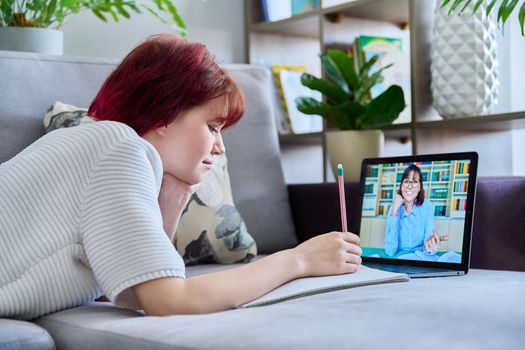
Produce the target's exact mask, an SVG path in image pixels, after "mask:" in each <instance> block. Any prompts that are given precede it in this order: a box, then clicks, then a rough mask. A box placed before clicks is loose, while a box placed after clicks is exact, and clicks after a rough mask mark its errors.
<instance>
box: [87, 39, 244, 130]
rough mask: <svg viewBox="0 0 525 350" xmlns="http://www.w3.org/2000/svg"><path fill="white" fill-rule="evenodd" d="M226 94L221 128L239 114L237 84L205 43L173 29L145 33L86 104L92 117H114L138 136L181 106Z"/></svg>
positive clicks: (241, 99)
mask: <svg viewBox="0 0 525 350" xmlns="http://www.w3.org/2000/svg"><path fill="white" fill-rule="evenodd" d="M221 96H225V97H226V99H225V101H226V105H227V113H226V115H224V116H223V118H222V119H223V122H224V128H226V127H228V126H231V125H233V124H235V123H236V122H237V121H239V119H240V118H241V117H242V115H243V114H244V110H245V100H244V95H243V93H242V91H241V89H240V87H239V85H238V84H237V83H236V82H235V80H233V78H232V77H231V76H230V75H229V74H228V73H227V72H226V71H225V70H224V69H222V68H220V67H219V65H218V64H217V63H216V62H215V58H214V57H213V56H212V55H211V54H210V53H209V52H208V50H207V49H206V46H204V45H203V44H198V43H190V42H188V41H187V40H185V39H182V38H179V37H177V36H176V35H173V34H159V35H154V36H151V37H149V38H148V39H147V40H145V41H144V42H143V43H141V44H140V45H139V46H137V47H136V48H135V49H133V50H132V51H131V52H130V53H129V54H128V55H127V56H126V58H124V60H123V61H122V62H121V63H120V64H119V65H118V66H117V68H116V69H115V70H114V71H113V72H112V73H111V74H110V75H109V77H108V78H107V79H106V81H105V82H104V84H103V85H102V87H101V88H100V91H99V92H98V94H97V96H96V97H95V99H94V100H93V102H92V103H91V106H90V107H89V110H88V114H89V115H90V116H91V117H93V118H94V119H95V120H113V121H118V122H122V123H125V124H127V125H129V126H130V127H132V128H133V129H134V130H135V131H136V132H137V133H138V134H139V135H140V136H142V135H144V134H146V133H148V132H149V131H151V130H154V129H157V128H159V127H162V126H166V125H168V124H170V123H171V122H173V121H174V120H175V118H176V117H177V115H179V113H181V112H182V111H184V110H187V109H189V108H192V107H195V106H198V105H200V104H203V103H206V102H208V101H210V100H212V99H214V98H217V97H221Z"/></svg>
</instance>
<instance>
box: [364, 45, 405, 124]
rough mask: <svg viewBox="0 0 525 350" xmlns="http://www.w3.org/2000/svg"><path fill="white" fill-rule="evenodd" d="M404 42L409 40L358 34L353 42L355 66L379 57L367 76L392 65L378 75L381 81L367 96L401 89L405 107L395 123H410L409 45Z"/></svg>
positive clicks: (375, 95)
mask: <svg viewBox="0 0 525 350" xmlns="http://www.w3.org/2000/svg"><path fill="white" fill-rule="evenodd" d="M407 39H408V37H407V38H406V39H405V38H388V37H380V36H367V35H360V36H358V37H356V38H355V41H354V56H355V57H356V58H357V64H359V65H363V64H364V62H366V61H368V60H370V59H371V58H372V57H373V56H378V60H377V62H376V63H375V64H374V66H373V67H372V69H370V72H369V74H370V75H372V74H374V73H375V72H377V71H378V70H379V69H381V68H383V67H386V66H388V65H389V64H392V66H391V67H390V68H388V69H385V70H384V71H383V72H382V73H381V75H382V76H383V78H384V79H383V81H382V82H381V83H379V84H376V85H375V86H374V87H372V89H371V90H370V93H371V94H370V95H371V96H370V97H371V98H375V97H377V96H379V95H380V94H382V93H383V92H384V91H385V90H386V89H388V87H390V86H391V85H399V86H401V88H402V89H403V92H404V95H405V102H406V105H407V107H406V108H405V109H404V110H403V111H402V112H401V114H400V115H399V117H398V118H397V119H396V120H395V122H394V123H410V120H411V108H410V106H411V89H410V55H409V50H408V49H407V48H408V45H407V44H406V43H405V42H408V40H407Z"/></svg>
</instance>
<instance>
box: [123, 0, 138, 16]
mask: <svg viewBox="0 0 525 350" xmlns="http://www.w3.org/2000/svg"><path fill="white" fill-rule="evenodd" d="M124 5H127V6H128V7H129V8H130V9H132V10H133V11H135V12H136V13H142V11H140V8H139V7H138V6H137V5H135V3H134V2H131V1H127V2H125V3H124Z"/></svg>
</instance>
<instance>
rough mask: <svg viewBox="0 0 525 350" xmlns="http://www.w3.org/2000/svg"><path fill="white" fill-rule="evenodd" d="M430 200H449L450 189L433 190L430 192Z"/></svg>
mask: <svg viewBox="0 0 525 350" xmlns="http://www.w3.org/2000/svg"><path fill="white" fill-rule="evenodd" d="M430 198H433V199H446V198H448V188H446V187H440V188H433V189H431V190H430Z"/></svg>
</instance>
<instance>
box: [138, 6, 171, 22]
mask: <svg viewBox="0 0 525 350" xmlns="http://www.w3.org/2000/svg"><path fill="white" fill-rule="evenodd" d="M143 7H144V8H145V9H146V11H148V12H149V13H151V14H152V15H153V16H155V17H156V18H157V19H158V20H159V21H161V22H162V23H164V24H168V21H166V20H165V19H164V18H162V17H161V16H160V15H159V14H158V13H157V11H155V10H154V9H152V8H150V7H147V6H144V5H143Z"/></svg>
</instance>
